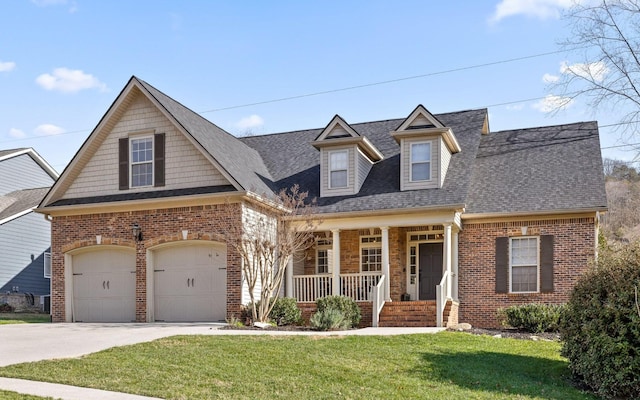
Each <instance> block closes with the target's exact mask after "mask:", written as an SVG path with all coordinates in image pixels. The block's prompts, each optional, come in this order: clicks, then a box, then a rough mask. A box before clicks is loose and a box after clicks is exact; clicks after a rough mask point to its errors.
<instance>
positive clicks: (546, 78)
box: [542, 74, 560, 83]
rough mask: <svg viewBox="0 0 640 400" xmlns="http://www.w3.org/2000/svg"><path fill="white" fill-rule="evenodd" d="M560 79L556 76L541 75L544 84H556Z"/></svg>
mask: <svg viewBox="0 0 640 400" xmlns="http://www.w3.org/2000/svg"><path fill="white" fill-rule="evenodd" d="M559 79H560V77H559V76H558V75H551V74H544V75H542V82H544V83H554V82H558V80H559Z"/></svg>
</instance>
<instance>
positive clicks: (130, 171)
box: [129, 135, 156, 188]
mask: <svg viewBox="0 0 640 400" xmlns="http://www.w3.org/2000/svg"><path fill="white" fill-rule="evenodd" d="M144 139H149V140H151V184H149V185H140V186H133V166H134V165H140V164H148V163H149V161H145V162H136V163H134V162H133V141H134V140H144ZM155 145H156V144H155V141H154V136H153V135H144V136H142V135H141V136H131V137H129V187H130V188H145V187H153V185H154V183H155V174H154V171H155V162H156V155H155V150H156V149H155Z"/></svg>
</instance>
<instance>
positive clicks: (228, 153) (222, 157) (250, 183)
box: [133, 78, 272, 193]
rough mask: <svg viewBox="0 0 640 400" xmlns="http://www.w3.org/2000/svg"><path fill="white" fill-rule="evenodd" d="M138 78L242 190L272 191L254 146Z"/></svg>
mask: <svg viewBox="0 0 640 400" xmlns="http://www.w3.org/2000/svg"><path fill="white" fill-rule="evenodd" d="M133 79H137V78H133ZM138 81H139V82H140V84H141V85H142V86H143V87H144V88H145V89H146V90H147V91H148V92H149V93H150V94H151V95H152V96H153V97H154V98H155V99H156V100H157V101H158V102H159V103H160V104H161V105H162V106H163V107H164V108H165V109H166V110H167V112H168V113H169V114H171V115H172V116H173V117H174V118H175V119H176V121H178V123H179V124H181V125H182V127H183V128H184V129H185V130H186V131H187V132H189V133H190V134H191V135H192V136H193V138H194V139H195V140H196V141H197V142H198V143H200V145H201V146H202V147H203V148H204V149H205V150H206V151H207V152H209V154H211V156H212V157H213V158H214V159H215V160H216V161H217V162H218V163H219V164H220V165H221V166H222V168H224V169H225V170H226V172H227V173H228V174H229V175H231V176H232V177H233V179H235V180H236V181H237V182H238V183H239V184H240V186H242V187H243V189H244V190H250V191H253V192H256V193H267V192H269V191H270V190H271V187H270V186H269V182H270V181H271V180H272V179H271V176H270V174H269V170H268V169H267V167H266V166H265V165H264V163H263V161H262V159H261V158H260V155H259V154H258V153H257V152H256V151H255V150H254V149H252V148H250V147H249V146H246V145H245V144H244V143H242V142H241V141H239V140H237V139H236V138H235V137H234V136H232V135H231V134H229V133H227V132H225V131H224V130H222V129H220V128H219V127H218V126H216V125H214V124H213V123H211V122H210V121H209V120H207V119H205V118H203V117H202V116H200V115H199V114H197V113H195V112H193V111H191V110H190V109H189V108H187V107H185V106H183V105H182V104H180V103H178V102H177V101H175V100H174V99H172V98H171V97H169V96H167V95H165V94H164V93H162V92H161V91H159V90H158V89H156V88H154V87H153V86H151V85H149V84H148V83H146V82H144V81H142V80H139V79H138Z"/></svg>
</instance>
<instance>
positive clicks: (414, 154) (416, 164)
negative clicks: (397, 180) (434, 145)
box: [409, 142, 431, 182]
mask: <svg viewBox="0 0 640 400" xmlns="http://www.w3.org/2000/svg"><path fill="white" fill-rule="evenodd" d="M409 164H410V170H411V171H410V174H411V176H410V177H409V180H410V181H411V182H418V181H428V180H431V143H429V142H418V143H411V156H410V160H409Z"/></svg>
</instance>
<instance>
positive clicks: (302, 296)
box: [293, 274, 333, 303]
mask: <svg viewBox="0 0 640 400" xmlns="http://www.w3.org/2000/svg"><path fill="white" fill-rule="evenodd" d="M332 286H333V284H332V277H331V275H328V274H322V275H296V276H294V277H293V297H294V298H295V299H296V300H297V301H298V302H310V303H312V302H314V301H316V299H318V298H320V297H325V296H329V295H331V293H332Z"/></svg>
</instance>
